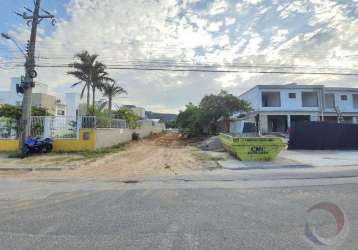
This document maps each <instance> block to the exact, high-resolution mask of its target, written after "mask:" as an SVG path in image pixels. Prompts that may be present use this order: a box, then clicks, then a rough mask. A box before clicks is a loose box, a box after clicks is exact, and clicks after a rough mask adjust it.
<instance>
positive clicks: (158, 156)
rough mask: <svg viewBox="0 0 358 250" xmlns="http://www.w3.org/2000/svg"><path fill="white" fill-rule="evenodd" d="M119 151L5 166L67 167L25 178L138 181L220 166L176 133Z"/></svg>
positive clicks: (42, 158) (36, 159)
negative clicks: (94, 156)
mask: <svg viewBox="0 0 358 250" xmlns="http://www.w3.org/2000/svg"><path fill="white" fill-rule="evenodd" d="M118 151H119V152H115V153H111V154H108V155H105V156H103V157H99V158H97V157H96V158H95V159H91V158H88V157H87V158H86V157H85V158H83V156H80V155H78V154H64V155H63V154H51V155H49V156H45V155H42V156H34V157H30V158H28V159H25V160H18V159H16V160H14V159H13V160H4V161H2V163H4V164H5V165H6V164H7V165H8V166H11V165H13V164H22V166H25V165H28V166H30V165H36V166H40V167H44V168H46V167H56V166H65V170H62V171H32V172H28V173H22V174H21V176H22V177H37V176H38V177H46V176H49V177H55V176H58V177H61V176H63V177H66V176H67V177H84V178H94V177H124V178H135V179H139V178H142V177H148V176H168V175H192V174H200V173H202V172H203V171H207V170H209V169H213V168H216V167H217V163H216V160H217V157H215V156H208V155H206V154H205V153H204V152H201V151H200V150H199V149H197V148H195V147H193V146H192V145H191V144H188V142H187V141H184V140H182V139H181V138H180V136H179V134H174V133H168V134H163V135H154V136H152V137H151V138H147V139H144V140H141V141H139V142H132V143H129V144H128V145H126V146H125V147H124V148H123V149H120V150H118ZM219 158H220V157H219ZM3 175H4V173H3Z"/></svg>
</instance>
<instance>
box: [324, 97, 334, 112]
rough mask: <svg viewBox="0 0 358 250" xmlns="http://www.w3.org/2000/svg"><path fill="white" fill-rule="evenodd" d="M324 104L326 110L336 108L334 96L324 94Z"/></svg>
mask: <svg viewBox="0 0 358 250" xmlns="http://www.w3.org/2000/svg"><path fill="white" fill-rule="evenodd" d="M324 103H325V107H326V108H327V109H333V108H334V107H335V106H336V103H335V100H334V94H325V96H324Z"/></svg>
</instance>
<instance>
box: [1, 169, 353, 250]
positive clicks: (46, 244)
mask: <svg viewBox="0 0 358 250" xmlns="http://www.w3.org/2000/svg"><path fill="white" fill-rule="evenodd" d="M291 177H292V176H291ZM291 177H290V178H271V179H269V178H267V179H266V178H261V179H260V178H251V179H250V178H248V177H247V176H246V177H245V178H239V177H237V178H236V179H235V178H234V179H229V178H228V176H226V177H225V178H224V177H221V179H220V178H219V177H218V176H215V177H211V178H207V179H203V178H202V179H200V178H199V179H198V178H196V179H195V178H192V179H190V178H177V179H176V180H175V179H172V180H168V179H158V180H152V181H146V182H143V183H127V184H126V183H123V182H121V181H119V180H114V179H113V180H71V179H53V180H49V179H32V180H21V179H4V180H1V181H0V215H1V216H0V248H1V249H312V248H314V247H317V246H318V245H312V243H311V241H310V240H308V238H307V236H306V234H305V225H306V223H308V224H307V225H308V226H309V228H315V230H316V232H317V233H318V234H319V235H321V236H323V237H328V238H329V239H330V240H331V242H329V240H328V241H324V244H326V243H327V242H328V243H329V244H331V243H332V244H336V245H335V246H334V247H336V249H358V238H357V237H356V236H357V235H358V221H357V219H358V209H357V207H358V178H356V177H344V178H335V177H334V176H330V177H329V178H324V179H322V178H317V179H308V178H304V179H301V178H291ZM337 177H338V175H337ZM321 202H329V203H332V204H335V205H337V206H338V208H339V209H340V210H341V211H343V212H344V213H345V217H344V221H343V224H344V226H343V227H344V229H347V230H348V231H347V234H346V235H344V236H347V237H343V240H332V239H334V238H333V237H334V235H335V233H336V230H337V226H336V223H335V219H334V217H333V216H332V215H331V214H329V213H328V212H327V211H323V210H315V211H312V212H311V213H308V212H307V210H308V209H309V208H310V207H312V206H313V205H315V204H318V203H321ZM338 224H340V225H342V223H341V222H339V223H338ZM347 226H348V227H347ZM343 231H344V230H343ZM339 235H340V236H342V234H339ZM321 243H322V242H321ZM322 249H330V248H322Z"/></svg>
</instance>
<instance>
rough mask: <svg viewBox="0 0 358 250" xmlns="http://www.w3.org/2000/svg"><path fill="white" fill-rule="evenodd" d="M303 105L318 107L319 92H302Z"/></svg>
mask: <svg viewBox="0 0 358 250" xmlns="http://www.w3.org/2000/svg"><path fill="white" fill-rule="evenodd" d="M302 107H304V108H317V107H318V93H317V92H302Z"/></svg>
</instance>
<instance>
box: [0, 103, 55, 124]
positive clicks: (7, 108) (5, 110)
mask: <svg viewBox="0 0 358 250" xmlns="http://www.w3.org/2000/svg"><path fill="white" fill-rule="evenodd" d="M31 115H32V116H49V115H50V113H49V112H48V111H47V109H45V108H41V107H32V111H31ZM0 117H6V118H11V119H13V120H16V121H20V119H21V107H20V106H13V105H9V104H3V105H0Z"/></svg>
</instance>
